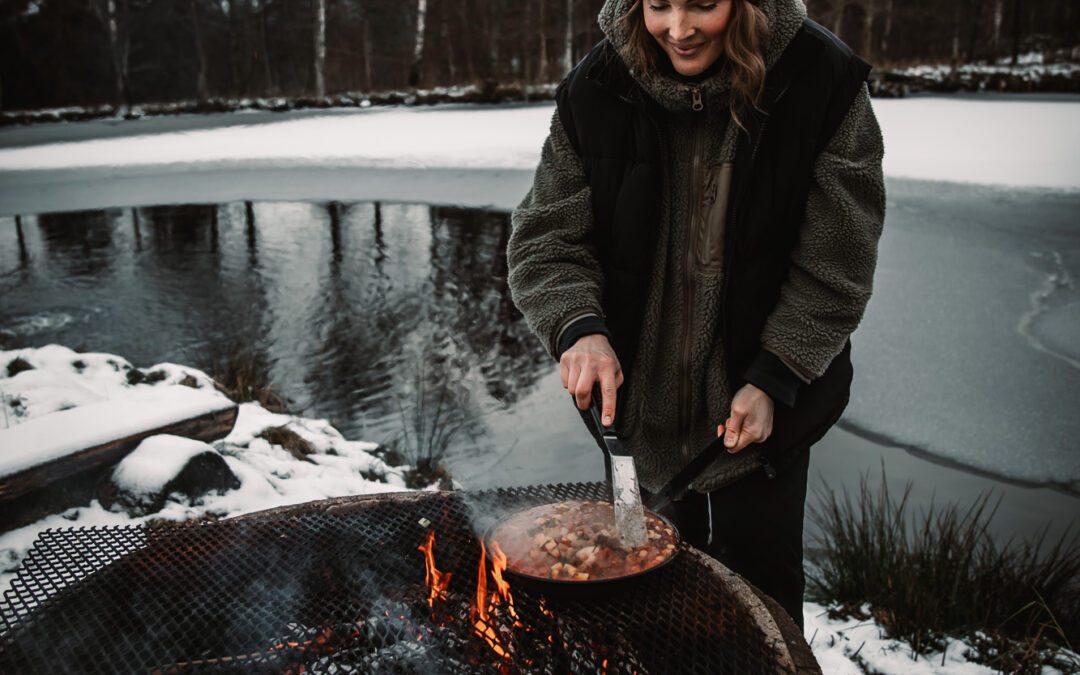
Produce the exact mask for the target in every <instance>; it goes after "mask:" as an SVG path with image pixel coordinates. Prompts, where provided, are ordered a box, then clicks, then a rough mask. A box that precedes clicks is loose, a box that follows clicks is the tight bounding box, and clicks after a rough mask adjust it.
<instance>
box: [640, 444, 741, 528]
mask: <svg viewBox="0 0 1080 675" xmlns="http://www.w3.org/2000/svg"><path fill="white" fill-rule="evenodd" d="M725 450H726V448H725V447H724V437H723V436H717V437H716V440H714V441H713V442H711V443H709V444H708V445H706V446H705V449H704V450H702V451H701V452H699V453H698V456H697V457H695V458H694V459H692V460H691V461H690V463H689V464H687V465H686V466H684V467H683V468H682V470H681V471H679V473H677V474H675V477H674V478H672V479H671V480H669V481H668V482H667V484H666V485H664V487H662V488H661V489H660V491H659V492H657V493H656V494H654V495H652V496H651V497H649V498H648V499H647V500H645V508H647V509H649V510H651V511H659V510H660V509H663V508H666V507H667V505H668V504H670V503H671V502H672V501H674V500H675V498H676V497H678V496H679V495H681V494H682V493H683V492H685V491H686V488H688V487H690V483H693V482H694V479H695V478H697V477H698V475H699V474H700V473H701V472H702V471H704V470H705V467H707V466H709V465H710V464H712V463H713V462H714V461H716V458H717V457H720V456H721V455H722V454H723V453H724V451H725Z"/></svg>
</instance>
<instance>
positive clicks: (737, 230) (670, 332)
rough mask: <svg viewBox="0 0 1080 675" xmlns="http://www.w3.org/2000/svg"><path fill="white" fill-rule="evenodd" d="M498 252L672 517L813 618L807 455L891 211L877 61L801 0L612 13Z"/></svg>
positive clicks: (829, 405) (820, 427) (832, 408)
mask: <svg viewBox="0 0 1080 675" xmlns="http://www.w3.org/2000/svg"><path fill="white" fill-rule="evenodd" d="M599 21H600V27H601V28H602V29H603V31H604V34H605V35H606V39H605V40H604V41H602V42H601V43H600V44H599V45H598V46H597V47H596V48H594V49H593V51H592V52H591V53H590V54H589V55H588V56H586V57H585V58H584V59H583V60H582V61H581V63H579V64H578V65H577V66H576V67H575V68H574V70H573V71H571V73H570V74H569V75H568V76H567V78H566V80H565V81H564V82H563V83H562V85H561V86H560V87H559V90H558V94H557V96H556V100H557V109H556V113H555V115H554V117H553V119H552V122H551V129H550V134H549V136H548V139H547V141H546V142H545V144H544V147H543V150H542V154H541V160H540V164H539V166H538V167H537V170H536V176H535V179H534V184H533V187H532V189H531V190H530V192H529V193H528V195H526V197H525V199H524V200H523V201H522V202H521V204H520V205H519V206H518V208H517V209H516V210H515V211H514V214H513V218H512V224H513V231H512V234H511V237H510V242H509V245H508V249H507V257H508V260H509V264H510V277H509V282H510V288H511V292H512V293H513V297H514V301H515V303H516V304H517V306H518V307H519V309H520V310H521V311H522V313H523V314H524V315H525V317H526V319H527V320H528V322H529V324H530V326H531V327H532V329H533V330H534V331H535V332H536V333H537V335H538V336H540V338H541V339H542V340H543V341H544V343H545V344H546V345H547V347H548V349H549V350H550V351H551V353H552V355H553V356H555V357H556V358H557V359H559V363H560V372H561V375H562V381H563V384H564V386H566V388H567V389H568V390H569V392H570V393H571V394H573V396H574V397H575V399H576V400H577V404H578V407H579V408H581V409H586V408H587V407H588V405H589V402H590V398H591V392H592V390H593V386H594V385H598V387H599V390H600V392H601V396H602V419H603V423H604V424H605V425H610V424H614V425H615V428H616V430H617V431H618V433H619V435H620V436H622V437H624V439H625V441H624V442H625V444H626V445H627V446H628V447H629V448H630V449H631V451H632V452H633V454H634V456H635V461H636V463H637V467H638V474H639V478H640V480H641V483H642V484H643V486H645V487H646V488H647V489H651V490H656V489H658V488H659V487H661V486H662V485H663V484H664V483H665V482H666V481H667V480H668V479H669V478H670V477H672V476H673V475H674V474H675V473H676V472H677V471H678V470H679V469H680V468H681V467H682V466H683V465H684V464H685V463H687V462H688V461H689V460H690V459H691V458H692V457H693V456H694V455H696V454H697V452H698V451H699V450H700V449H701V448H703V447H705V445H707V444H708V443H709V441H710V440H712V439H713V438H715V436H716V433H717V432H716V429H717V427H718V425H720V424H723V425H724V426H725V428H726V431H725V436H724V444H725V446H726V447H727V450H728V453H729V454H728V455H727V456H726V457H724V458H722V460H718V461H717V462H715V463H714V464H713V465H712V466H711V467H709V468H708V469H706V470H705V471H704V472H703V473H702V474H701V475H700V476H699V477H698V478H697V480H696V481H695V482H694V483H693V485H692V490H690V491H689V492H688V493H687V495H686V496H684V498H683V499H682V500H680V501H679V502H678V504H677V508H676V511H677V513H676V514H675V516H676V519H677V521H678V522H679V524H680V527H681V529H682V530H683V532H684V534H685V535H686V537H687V538H688V539H689V540H690V541H691V542H692V543H694V544H695V545H697V546H699V547H701V548H703V549H705V550H706V551H708V552H709V553H710V554H712V555H714V556H715V557H717V558H718V559H719V560H721V561H722V562H724V563H725V564H727V565H728V566H729V567H731V568H732V569H734V570H735V571H737V572H739V573H740V574H742V575H743V576H744V577H746V578H748V579H749V580H750V581H751V582H753V583H754V584H755V585H757V586H758V587H759V588H760V589H762V590H763V591H765V592H766V593H768V594H769V595H771V596H772V597H773V598H774V599H776V600H777V601H778V602H779V603H780V604H781V605H782V606H783V607H784V608H785V609H786V610H787V611H788V612H789V613H790V614H791V616H792V617H793V618H794V619H795V620H796V622H797V623H799V625H801V624H802V593H803V586H804V579H803V572H802V520H803V503H804V501H805V495H806V476H807V466H808V462H809V447H810V445H811V444H813V443H814V442H815V441H817V440H818V439H820V438H821V436H822V435H824V433H825V432H826V431H827V430H828V428H829V427H830V426H831V425H832V424H833V423H835V421H836V420H837V419H838V418H839V416H840V413H841V412H842V411H843V409H844V406H845V405H846V403H847V398H848V390H849V385H850V382H851V361H850V356H849V354H850V345H849V342H848V336H849V335H850V333H851V332H852V331H853V330H854V329H855V327H856V326H857V324H858V322H859V320H860V319H861V317H862V313H863V310H864V308H865V306H866V302H867V300H868V299H869V295H870V290H871V282H872V278H873V272H874V265H875V261H876V252H877V241H878V238H879V236H880V233H881V226H882V222H883V219H884V208H885V207H884V203H885V195H884V187H883V180H882V175H881V158H882V140H881V134H880V130H879V128H878V125H877V122H876V120H875V118H874V115H873V111H872V109H871V107H870V101H869V96H868V94H867V90H866V85H865V79H866V76H867V74H868V72H869V66H868V65H867V64H866V63H864V62H863V61H862V60H860V59H859V58H857V57H855V56H854V55H853V54H852V53H851V50H850V49H848V48H847V47H846V46H845V45H843V44H842V43H841V42H839V41H838V40H837V39H836V38H835V37H833V36H832V35H831V34H829V33H828V32H827V31H825V30H824V29H822V28H821V27H820V26H818V25H817V24H814V23H813V22H810V21H809V20H807V19H806V10H805V7H804V5H803V3H802V2H801V0H757V1H752V0H607V2H606V3H605V5H604V7H603V9H602V10H601V12H600V17H599Z"/></svg>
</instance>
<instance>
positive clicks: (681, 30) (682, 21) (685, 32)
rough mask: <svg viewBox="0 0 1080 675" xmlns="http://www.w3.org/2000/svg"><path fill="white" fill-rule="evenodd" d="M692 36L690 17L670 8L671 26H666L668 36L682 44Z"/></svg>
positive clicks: (692, 29)
mask: <svg viewBox="0 0 1080 675" xmlns="http://www.w3.org/2000/svg"><path fill="white" fill-rule="evenodd" d="M693 34H694V26H693V24H692V22H691V21H690V16H689V14H687V13H686V12H685V11H681V10H678V9H675V8H674V7H673V8H672V12H671V24H670V25H669V26H668V35H670V36H671V39H672V40H674V41H676V42H682V41H683V40H686V39H687V38H689V37H691V36H692V35H693Z"/></svg>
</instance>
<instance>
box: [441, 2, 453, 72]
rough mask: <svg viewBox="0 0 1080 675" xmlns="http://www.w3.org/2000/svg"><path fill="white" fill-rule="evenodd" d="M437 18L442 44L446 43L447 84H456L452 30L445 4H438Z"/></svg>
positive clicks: (448, 11)
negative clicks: (439, 22) (448, 80)
mask: <svg viewBox="0 0 1080 675" xmlns="http://www.w3.org/2000/svg"><path fill="white" fill-rule="evenodd" d="M439 19H440V21H441V24H442V25H441V28H440V31H439V32H440V35H441V37H442V40H443V44H445V45H446V69H447V72H448V73H449V76H450V82H449V84H451V85H454V84H457V68H456V67H455V66H454V32H453V31H452V30H450V10H449V9H447V7H446V4H445V3H443V4H441V5H439Z"/></svg>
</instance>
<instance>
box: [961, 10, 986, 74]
mask: <svg viewBox="0 0 1080 675" xmlns="http://www.w3.org/2000/svg"><path fill="white" fill-rule="evenodd" d="M984 4H985V3H984V2H983V1H982V0H975V15H974V16H973V17H971V21H970V23H971V34H970V35H969V36H968V46H967V53H966V54H965V55H964V59H965V60H966V61H967V62H968V63H971V62H973V61H975V60H976V59H977V58H978V54H977V53H976V51H977V50H978V46H977V45H978V39H979V24H980V23H982V12H983V5H984Z"/></svg>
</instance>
